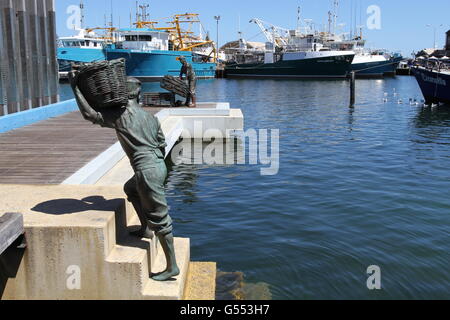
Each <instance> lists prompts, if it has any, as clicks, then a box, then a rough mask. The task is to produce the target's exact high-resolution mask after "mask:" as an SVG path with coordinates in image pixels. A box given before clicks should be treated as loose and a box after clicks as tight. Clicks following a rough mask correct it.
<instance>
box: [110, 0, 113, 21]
mask: <svg viewBox="0 0 450 320" xmlns="http://www.w3.org/2000/svg"><path fill="white" fill-rule="evenodd" d="M113 25H114V11H113V0H111V23H110V26H111V28H112V26H113Z"/></svg>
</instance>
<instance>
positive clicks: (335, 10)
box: [333, 0, 339, 34]
mask: <svg viewBox="0 0 450 320" xmlns="http://www.w3.org/2000/svg"><path fill="white" fill-rule="evenodd" d="M338 10H339V0H334V13H333V33H334V34H336V29H337V18H338Z"/></svg>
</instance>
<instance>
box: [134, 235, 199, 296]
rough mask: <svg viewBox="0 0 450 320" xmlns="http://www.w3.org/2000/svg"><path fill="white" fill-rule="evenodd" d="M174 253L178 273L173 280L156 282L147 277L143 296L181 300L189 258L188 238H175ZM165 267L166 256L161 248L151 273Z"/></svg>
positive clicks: (160, 270)
mask: <svg viewBox="0 0 450 320" xmlns="http://www.w3.org/2000/svg"><path fill="white" fill-rule="evenodd" d="M175 254H176V257H177V263H178V267H179V268H180V275H179V276H177V277H176V280H175V281H166V282H158V281H154V280H151V279H149V281H148V283H147V285H146V286H145V288H144V291H143V296H144V297H145V299H151V300H181V299H183V293H184V288H185V285H186V279H187V274H188V270H189V260H190V243H189V239H182V238H175ZM165 269H166V258H165V257H164V253H163V251H162V250H159V253H158V255H157V257H156V260H155V263H154V265H153V267H152V273H159V272H162V271H164V270H165Z"/></svg>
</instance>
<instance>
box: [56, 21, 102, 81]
mask: <svg viewBox="0 0 450 320" xmlns="http://www.w3.org/2000/svg"><path fill="white" fill-rule="evenodd" d="M93 30H94V29H81V30H79V33H78V35H76V36H73V37H60V38H59V39H58V49H57V57H58V64H59V72H60V73H61V72H62V73H64V72H69V71H70V70H71V65H72V63H80V62H95V61H102V60H106V56H105V53H104V51H103V48H104V46H105V44H106V43H107V39H106V38H105V37H101V36H98V35H96V34H95V33H93Z"/></svg>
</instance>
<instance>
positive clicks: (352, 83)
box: [350, 71, 356, 107]
mask: <svg viewBox="0 0 450 320" xmlns="http://www.w3.org/2000/svg"><path fill="white" fill-rule="evenodd" d="M355 90H356V75H355V71H352V72H351V73H350V106H351V107H353V106H354V105H355V100H356V95H355Z"/></svg>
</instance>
